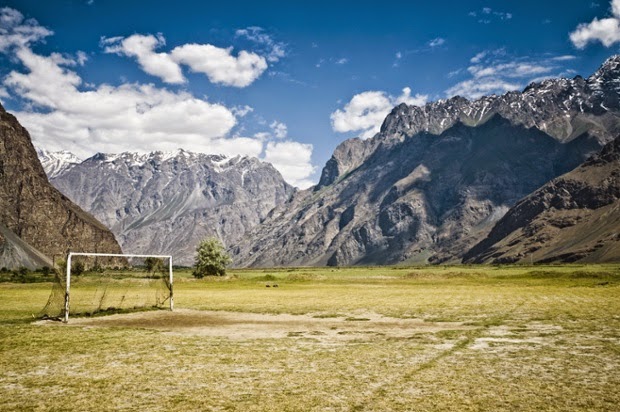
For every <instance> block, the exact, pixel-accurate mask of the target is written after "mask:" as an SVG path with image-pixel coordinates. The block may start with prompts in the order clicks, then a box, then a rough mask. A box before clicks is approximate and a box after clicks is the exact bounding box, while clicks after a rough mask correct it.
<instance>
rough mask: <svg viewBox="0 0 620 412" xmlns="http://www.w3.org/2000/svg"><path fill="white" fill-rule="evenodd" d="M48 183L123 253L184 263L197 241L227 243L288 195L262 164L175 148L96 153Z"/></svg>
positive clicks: (286, 187) (283, 184)
mask: <svg viewBox="0 0 620 412" xmlns="http://www.w3.org/2000/svg"><path fill="white" fill-rule="evenodd" d="M52 156H53V154H52ZM60 157H63V156H60ZM50 164H55V163H53V162H51V163H50ZM50 173H51V170H50ZM50 180H51V182H52V184H53V185H54V186H56V187H57V188H58V189H59V190H60V191H62V192H63V193H65V194H66V195H67V196H68V197H69V198H71V199H72V200H73V201H75V202H76V203H77V204H79V205H80V206H82V207H83V208H84V209H86V210H88V211H89V212H91V213H92V214H93V215H94V216H96V217H97V218H98V219H99V220H101V222H103V223H104V224H105V225H107V226H108V227H109V228H110V229H111V230H112V231H113V232H114V233H115V234H116V236H117V238H118V239H119V242H120V243H121V246H122V248H123V251H124V252H125V253H146V254H155V253H157V254H159V253H164V254H172V255H173V256H174V259H175V263H177V264H184V265H192V264H193V259H194V255H195V251H196V246H197V244H198V242H199V241H200V240H202V239H204V238H205V237H210V236H215V237H218V238H219V239H221V240H222V241H223V242H224V244H227V245H233V244H235V243H236V242H237V241H238V240H239V239H240V238H241V237H243V236H244V234H245V233H246V232H247V231H249V230H250V229H251V228H253V227H254V226H256V225H257V224H258V223H260V221H261V220H262V219H263V218H265V216H266V215H267V214H268V213H269V211H271V210H272V209H273V208H274V207H275V206H277V205H279V204H282V203H284V202H286V201H287V200H288V199H289V198H290V196H291V195H292V194H293V193H294V189H293V188H292V187H291V186H290V185H288V184H287V183H286V182H285V181H284V180H283V178H282V176H281V175H280V173H279V172H278V171H277V170H276V169H275V168H274V167H273V166H272V165H271V164H269V163H264V162H261V161H259V160H258V159H256V158H250V157H240V156H237V157H233V158H228V157H224V156H217V155H205V154H198V153H191V152H187V151H184V150H180V149H179V150H177V151H176V152H171V153H163V152H153V153H149V154H137V153H121V154H117V155H110V154H102V153H99V154H97V155H95V156H93V157H91V158H89V159H86V160H85V161H83V162H81V163H78V164H73V165H69V167H67V168H66V169H65V170H64V171H63V172H61V173H59V174H57V175H56V176H55V177H53V178H51V179H50Z"/></svg>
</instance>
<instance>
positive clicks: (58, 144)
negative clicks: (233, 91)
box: [4, 49, 260, 156]
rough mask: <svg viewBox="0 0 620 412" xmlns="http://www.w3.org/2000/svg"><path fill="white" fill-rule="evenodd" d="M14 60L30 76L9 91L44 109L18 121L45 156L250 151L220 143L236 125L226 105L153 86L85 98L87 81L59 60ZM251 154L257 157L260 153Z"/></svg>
mask: <svg viewBox="0 0 620 412" xmlns="http://www.w3.org/2000/svg"><path fill="white" fill-rule="evenodd" d="M16 57H17V58H18V59H19V60H20V61H21V62H22V64H23V65H24V66H25V67H26V69H27V71H28V72H27V73H20V72H17V71H12V72H10V73H9V75H8V76H7V77H6V78H5V80H4V86H5V87H7V88H8V89H9V90H10V91H12V92H14V93H16V94H17V95H19V96H20V97H21V98H23V99H26V100H27V101H29V102H30V104H31V105H32V106H33V107H35V108H41V109H43V110H41V111H33V110H26V111H21V112H17V113H15V114H16V116H17V117H18V119H19V120H20V122H22V123H23V124H24V125H25V126H26V128H28V130H29V131H30V133H31V135H32V137H33V139H34V140H36V141H37V144H38V145H39V146H41V147H45V148H46V149H51V150H67V149H70V150H72V151H74V152H76V154H78V155H81V156H87V155H89V154H92V153H93V151H94V150H97V151H107V152H119V151H125V150H136V151H151V150H170V149H175V148H178V147H183V148H186V149H189V150H194V151H200V152H207V153H212V152H213V150H214V148H218V149H220V148H222V147H223V146H225V145H226V144H229V145H230V147H229V148H228V150H226V151H225V152H228V153H238V151H239V149H240V148H242V147H243V148H248V146H247V145H246V146H237V144H236V142H234V141H229V140H222V139H223V138H224V137H225V136H226V134H227V133H228V132H229V131H230V130H231V129H232V127H233V126H234V125H235V124H236V119H235V116H234V115H233V113H232V112H231V111H230V110H229V109H228V108H226V107H225V106H223V105H220V104H213V103H209V102H207V101H206V100H202V99H198V98H195V97H193V96H192V95H191V94H189V93H184V92H178V93H175V92H171V91H168V90H166V89H159V88H156V87H155V86H153V85H143V84H124V85H121V86H118V87H113V86H109V85H106V84H102V85H99V86H98V87H96V88H95V89H93V90H81V88H80V86H81V85H82V79H81V78H80V77H79V76H78V75H77V74H76V73H75V72H72V71H70V70H68V69H66V67H63V65H65V64H66V63H67V60H65V59H63V58H62V57H60V56H59V55H57V54H53V55H51V56H49V57H44V56H40V55H37V54H35V53H33V52H32V51H31V50H29V49H21V50H19V51H18V52H17V53H16ZM227 142H229V143H227ZM249 150H250V151H251V152H253V153H260V149H258V150H256V148H253V149H252V148H250V149H249ZM216 153H217V152H216Z"/></svg>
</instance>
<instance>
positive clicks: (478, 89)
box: [446, 78, 521, 99]
mask: <svg viewBox="0 0 620 412" xmlns="http://www.w3.org/2000/svg"><path fill="white" fill-rule="evenodd" d="M520 88H521V85H520V84H519V83H508V82H506V81H504V80H501V79H495V78H485V79H482V80H481V81H478V80H465V81H462V82H460V83H458V84H456V85H455V86H453V87H451V88H449V89H448V90H446V94H447V95H448V96H457V95H458V96H464V97H467V98H470V99H477V98H479V97H482V96H485V95H489V94H498V93H505V92H508V91H511V90H517V89H520Z"/></svg>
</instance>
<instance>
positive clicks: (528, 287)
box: [0, 265, 620, 411]
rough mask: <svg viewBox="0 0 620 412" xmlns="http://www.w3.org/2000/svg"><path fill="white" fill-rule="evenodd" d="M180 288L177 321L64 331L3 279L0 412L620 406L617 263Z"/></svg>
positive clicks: (243, 278)
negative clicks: (38, 317)
mask: <svg viewBox="0 0 620 412" xmlns="http://www.w3.org/2000/svg"><path fill="white" fill-rule="evenodd" d="M175 276H176V286H175V301H176V307H177V308H178V309H177V310H175V311H174V312H169V311H163V310H162V311H152V312H140V313H129V314H117V315H110V316H100V317H93V318H73V319H71V320H70V322H69V324H62V323H58V322H50V321H35V320H34V319H33V318H32V315H33V314H36V313H38V311H39V310H40V309H41V308H42V307H43V306H44V305H45V302H46V301H47V298H48V295H49V292H50V289H51V285H50V284H49V283H35V284H16V283H0V399H2V402H1V403H0V411H9V410H63V411H85V410H89V411H97V410H140V411H170V410H188V411H189V410H196V411H204V410H212V411H227V410H230V411H330V410H331V411H389V410H391V411H409V410H411V411H439V410H441V411H445V410H452V411H467V410H472V411H474V410H476V411H478V410H487V411H496V410H510V411H515V410H516V411H539V410H547V411H567V410H570V411H580V410H583V411H585V410H588V411H597V410H598V411H607V410H614V409H615V408H617V405H618V404H620V391H619V390H618V388H620V374H618V370H620V265H588V266H531V267H527V266H504V267H500V266H498V267H495V266H462V267H443V266H435V267H419V268H416V267H408V268H401V267H394V268H392V267H373V268H339V269H338V268H300V269H265V270H263V269H260V270H236V271H230V272H229V276H228V277H226V278H218V279H203V280H195V279H193V278H191V276H190V274H189V272H187V273H175ZM274 285H277V287H274ZM267 286H269V287H267ZM73 293H79V290H76V291H74V292H73Z"/></svg>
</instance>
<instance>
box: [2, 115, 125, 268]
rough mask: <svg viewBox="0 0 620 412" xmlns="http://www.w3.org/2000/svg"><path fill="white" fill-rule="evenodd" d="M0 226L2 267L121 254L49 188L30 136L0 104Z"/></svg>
mask: <svg viewBox="0 0 620 412" xmlns="http://www.w3.org/2000/svg"><path fill="white" fill-rule="evenodd" d="M0 227H2V230H1V236H0V238H1V239H0V259H1V260H0V267H8V268H11V267H17V266H22V265H23V266H28V267H32V266H33V265H34V266H36V265H38V264H40V263H41V262H40V261H38V260H37V259H35V258H32V255H33V254H34V255H38V254H42V255H44V256H45V257H47V258H48V260H49V258H53V257H54V255H57V256H64V255H65V254H66V253H67V251H69V250H71V251H90V252H108V253H120V251H121V249H120V247H119V245H118V243H117V242H116V240H115V239H114V235H113V234H112V233H111V232H110V231H109V230H108V229H107V228H106V227H105V226H103V225H102V224H101V223H100V222H98V221H97V220H96V219H95V218H94V217H92V216H91V215H89V214H88V213H86V212H84V211H83V210H82V209H80V208H79V207H78V206H77V205H75V204H74V203H73V202H71V201H70V200H69V199H67V197H66V196H64V195H63V194H62V193H60V192H59V191H58V190H57V189H55V188H54V187H53V186H52V185H51V184H50V183H49V181H48V179H47V177H46V175H45V172H44V170H43V167H42V166H41V163H40V162H39V160H38V159H37V153H36V151H35V149H34V147H33V145H32V142H31V140H30V135H29V134H28V131H27V130H26V129H24V128H23V127H22V126H21V125H20V124H19V122H18V121H17V119H16V118H15V117H14V116H13V115H11V114H9V113H7V112H6V111H5V110H4V108H3V107H2V106H1V105H0ZM16 239H19V241H17V240H16ZM26 245H27V246H26ZM26 249H28V250H27V251H26ZM22 252H23V253H22ZM26 255H29V256H30V257H28V258H22V257H24V256H26ZM20 256H21V257H20ZM5 259H6V260H5ZM33 262H35V263H33Z"/></svg>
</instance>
